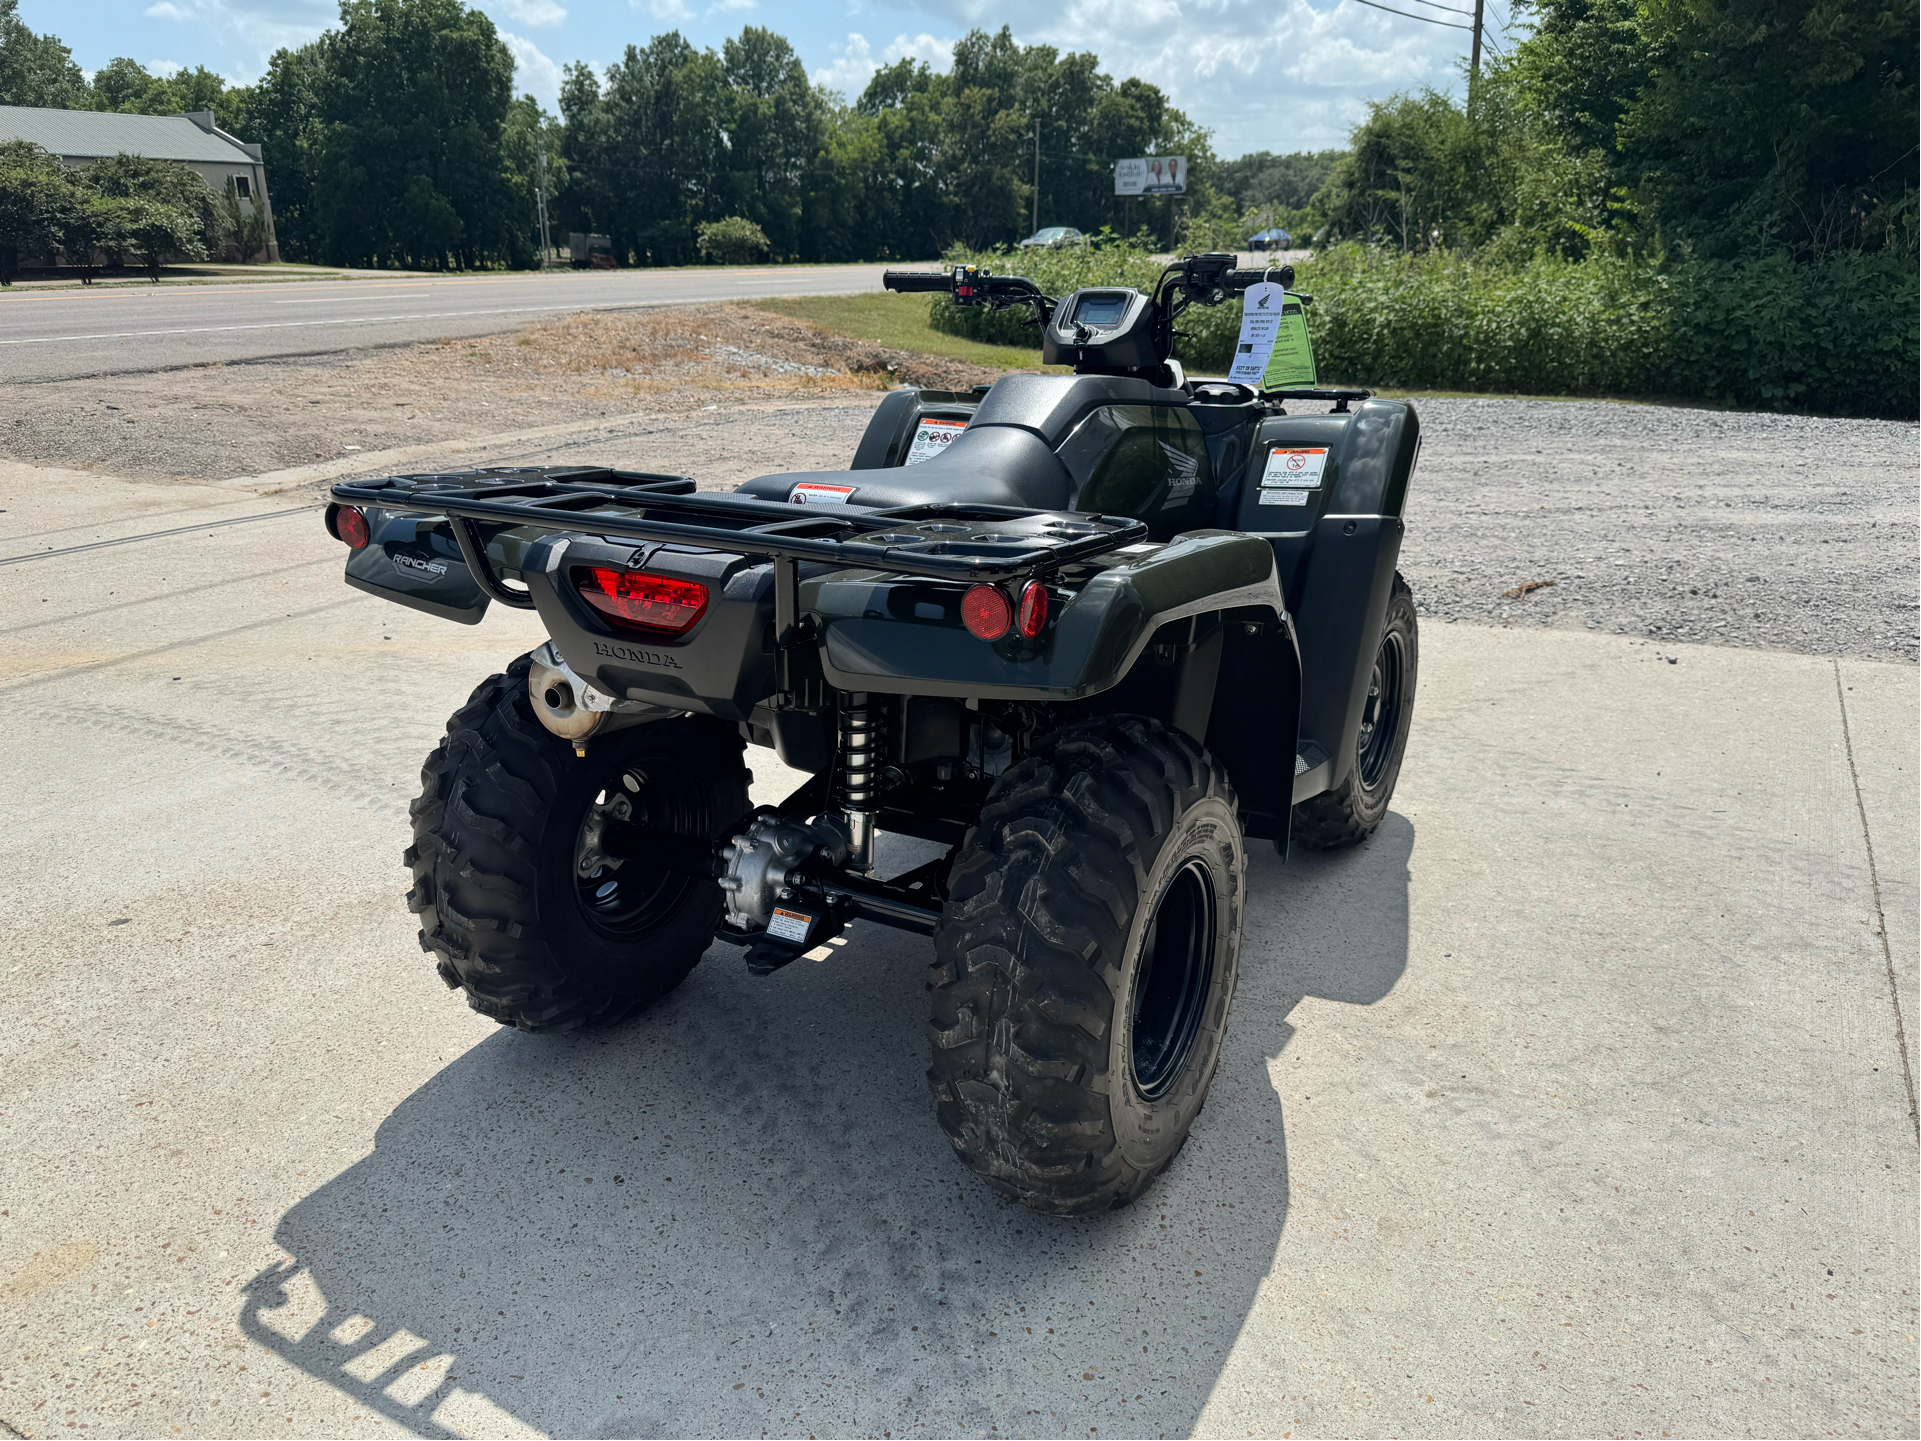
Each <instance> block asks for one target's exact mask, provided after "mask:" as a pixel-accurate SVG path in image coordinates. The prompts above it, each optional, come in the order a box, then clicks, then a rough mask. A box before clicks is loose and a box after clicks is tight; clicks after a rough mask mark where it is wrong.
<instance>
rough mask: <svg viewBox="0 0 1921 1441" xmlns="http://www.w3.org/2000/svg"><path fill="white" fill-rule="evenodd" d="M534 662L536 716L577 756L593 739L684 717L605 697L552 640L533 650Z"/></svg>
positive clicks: (531, 696) (531, 693)
mask: <svg viewBox="0 0 1921 1441" xmlns="http://www.w3.org/2000/svg"><path fill="white" fill-rule="evenodd" d="M532 660H533V664H532V666H530V667H529V668H528V671H527V699H528V700H529V701H530V702H531V703H532V705H533V711H534V717H535V719H537V720H538V721H539V722H540V723H541V724H542V725H543V726H545V727H546V728H547V729H548V730H550V731H552V732H553V733H554V734H555V735H557V736H559V737H560V738H561V739H562V740H564V741H567V742H569V743H571V744H572V746H573V748H574V754H575V755H577V756H584V755H586V754H587V740H588V738H589V737H590V736H595V735H599V734H600V733H601V732H603V731H610V730H619V729H621V728H622V727H624V726H631V725H640V724H642V723H643V722H645V721H654V720H665V719H667V718H668V717H669V716H677V715H683V714H685V712H684V711H677V710H670V709H669V708H668V707H666V706H657V705H646V704H643V703H642V702H640V701H631V700H616V699H614V697H612V696H609V695H602V694H601V693H600V692H599V691H597V690H595V689H594V688H593V687H592V686H591V685H589V684H588V683H587V682H586V681H585V680H583V679H582V678H581V677H580V675H579V674H578V673H577V672H576V671H575V670H574V669H573V667H572V666H570V665H568V664H567V662H566V661H565V660H564V659H562V658H561V654H560V652H559V651H558V650H556V649H555V648H554V643H553V642H552V641H551V640H549V641H543V642H542V643H541V644H540V645H539V646H538V647H537V648H536V649H535V650H534V652H533V656H532Z"/></svg>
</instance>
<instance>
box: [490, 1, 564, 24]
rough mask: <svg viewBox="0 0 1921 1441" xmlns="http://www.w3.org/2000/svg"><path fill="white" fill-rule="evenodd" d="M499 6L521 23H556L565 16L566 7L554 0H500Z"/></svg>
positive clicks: (510, 17)
mask: <svg viewBox="0 0 1921 1441" xmlns="http://www.w3.org/2000/svg"><path fill="white" fill-rule="evenodd" d="M500 8H501V9H503V10H505V11H506V12H507V18H508V19H509V20H512V21H515V22H516V23H518V24H521V25H534V26H541V25H558V24H559V23H560V22H561V21H563V20H565V19H566V18H567V7H566V6H564V5H558V4H556V3H555V0H500Z"/></svg>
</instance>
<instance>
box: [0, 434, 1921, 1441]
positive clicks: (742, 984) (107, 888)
mask: <svg viewBox="0 0 1921 1441" xmlns="http://www.w3.org/2000/svg"><path fill="white" fill-rule="evenodd" d="M286 505H287V501H286V498H285V497H254V496H250V495H244V494H242V495H236V493H235V492H234V490H232V489H222V488H217V487H200V486H142V485H131V484H124V483H121V482H116V481H112V480H107V479H103V478H101V477H98V476H81V475H76V474H67V475H64V476H60V475H53V474H50V473H48V472H44V471H29V470H26V469H25V468H21V467H11V468H5V469H0V510H4V514H0V535H4V536H5V537H6V539H5V541H4V542H0V554H4V555H5V556H14V555H20V554H28V553H34V552H38V551H40V550H42V549H44V548H48V547H52V548H55V549H58V548H61V546H62V545H63V544H64V543H65V542H63V541H62V540H61V539H60V537H62V536H66V537H72V536H83V537H84V538H85V539H87V540H88V541H89V542H91V541H92V540H93V539H97V538H125V537H128V536H133V535H137V534H141V533H144V532H146V531H155V530H161V529H177V528H180V527H186V526H193V527H195V529H194V530H193V531H192V532H191V533H190V534H186V535H181V536H176V537H173V538H171V539H169V540H166V541H161V542H137V543H132V544H125V545H119V546H113V547H109V548H105V549H97V550H89V551H77V552H70V553H67V554H64V555H60V556H55V557H50V558H47V559H35V560H31V561H23V562H20V563H17V564H13V565H9V566H5V567H0V597H3V598H4V609H3V610H0V614H4V617H5V619H4V622H0V733H4V734H5V735H6V737H7V742H6V747H5V751H6V757H7V765H6V770H7V774H8V786H7V790H6V796H5V800H4V802H0V804H3V805H4V808H5V815H6V820H7V825H6V826H5V828H4V831H0V850H3V852H4V854H3V855H0V865H4V868H5V870H4V873H5V874H6V875H7V877H8V880H9V884H8V885H7V887H6V888H5V893H4V896H5V899H4V905H5V919H6V933H7V934H8V935H9V937H10V938H11V944H10V946H9V948H8V949H9V956H8V959H7V960H6V962H5V963H4V964H5V968H6V977H7V988H6V996H7V999H8V1003H9V1011H10V1016H9V1019H10V1021H11V1024H10V1025H8V1026H7V1027H6V1028H5V1030H4V1032H0V1095H4V1097H5V1104H4V1105H0V1158H4V1165H0V1334H4V1335H5V1336H7V1338H8V1339H9V1342H10V1344H9V1345H8V1346H7V1347H6V1348H5V1351H4V1354H0V1422H4V1423H5V1426H6V1427H9V1428H11V1429H12V1430H13V1431H15V1432H18V1433H20V1434H22V1435H29V1436H55V1435H57V1436H77V1435H91V1436H100V1435H108V1434H113V1435H123V1434H143V1435H173V1434H176V1433H179V1434H186V1435H196V1434H213V1435H314V1434H338V1435H349V1436H358V1435H392V1434H397V1433H406V1432H411V1433H415V1434H422V1435H433V1436H445V1435H475V1436H478V1435H504V1434H513V1433H516V1432H520V1433H531V1432H547V1433H551V1434H570V1435H603V1434H604V1435H652V1434H729V1435H740V1434H758V1433H760V1432H762V1431H766V1432H769V1433H773V1434H789V1433H792V1434H808V1433H810V1432H811V1433H817V1434H827V1433H850V1432H865V1433H882V1432H891V1433H892V1434H895V1435H901V1434H923V1433H932V1434H983V1435H994V1434H1000V1435H1012V1434H1037V1433H1038V1434H1056V1435H1059V1434H1081V1435H1085V1434H1091V1433H1093V1432H1094V1431H1096V1430H1098V1432H1099V1433H1100V1434H1105V1435H1114V1434H1143V1435H1159V1434H1179V1433H1185V1432H1193V1433H1198V1434H1210V1435H1212V1434H1223V1435H1224V1434H1230V1433H1231V1434H1242V1433H1247V1434H1262V1435H1287V1434H1291V1435H1295V1436H1300V1435H1314V1434H1348V1435H1386V1434H1399V1435H1446V1434H1463V1433H1467V1434H1487V1435H1502V1434H1514V1435H1571V1436H1579V1435H1602V1434H1645V1435H1650V1436H1653V1435H1658V1434H1661V1433H1670V1434H1672V1435H1676V1436H1681V1435H1711V1434H1712V1435H1734V1434H1748V1433H1753V1434H1763V1435H1825V1434H1848V1435H1854V1434H1862V1435H1913V1434H1915V1432H1916V1412H1915V1385H1916V1371H1915V1359H1914V1358H1915V1349H1916V1346H1915V1335H1916V1331H1917V1326H1916V1320H1915V1302H1916V1279H1915V1278H1916V1245H1915V1212H1916V1201H1917V1196H1916V1159H1917V1152H1916V1131H1915V1119H1914V1116H1913V1113H1912V1109H1911V1106H1912V1091H1911V1080H1910V1078H1909V1077H1910V1069H1909V1068H1911V1067H1912V1065H1913V1060H1912V1057H1910V1058H1909V1059H1908V1061H1907V1063H1906V1065H1904V1061H1903V1057H1902V1054H1901V1051H1900V1049H1899V1047H1898V1045H1897V1040H1896V1031H1897V1024H1904V1025H1905V1028H1906V1036H1907V1040H1908V1042H1909V1045H1910V1047H1912V1045H1913V1042H1914V1040H1915V1031H1916V1027H1915V1024H1914V1021H1915V1009H1914V1007H1915V1003H1916V1001H1915V994H1914V986H1915V959H1916V951H1917V934H1916V928H1917V921H1916V898H1915V875H1916V857H1915V837H1916V833H1917V820H1916V787H1915V778H1916V686H1915V674H1916V673H1915V671H1914V669H1913V668H1912V667H1909V666H1904V665H1898V664H1878V663H1870V662H1851V661H1842V662H1840V663H1839V664H1838V665H1837V664H1836V663H1835V662H1833V661H1830V660H1825V659H1814V658H1809V657H1804V656H1796V655H1787V654H1780V653H1768V652H1759V651H1747V650H1735V649H1728V648H1711V647H1700V646H1679V647H1676V646H1672V645H1666V646H1663V647H1661V651H1662V653H1663V655H1668V656H1674V657H1676V658H1677V663H1675V664H1669V663H1668V662H1667V661H1666V660H1665V659H1664V658H1662V656H1658V655H1657V654H1656V653H1655V649H1654V648H1653V647H1651V646H1648V645H1643V644H1640V643H1637V642H1634V641H1632V640H1628V639H1624V638H1621V637H1610V636H1600V635H1589V634H1576V633H1568V632H1559V631H1536V630H1525V631H1524V630H1514V631H1506V630H1494V629H1477V628H1471V627H1469V626H1466V625H1452V626H1450V625H1430V626H1428V627H1427V629H1426V633H1425V634H1424V635H1423V637H1422V642H1423V644H1422V659H1423V674H1422V677H1421V688H1420V701H1419V705H1418V707H1417V712H1416V719H1415V728H1414V733H1413V740H1412V743H1411V745H1410V748H1409V753H1408V761H1407V768H1406V771H1405V773H1404V776H1403V780H1402V786H1401V791H1400V794H1399V796H1398V797H1397V800H1396V804H1395V808H1394V812H1393V814H1392V815H1391V816H1390V818H1389V820H1388V822H1387V823H1386V824H1385V825H1384V826H1383V828H1382V830H1381V831H1380V833H1379V834H1378V835H1377V836H1376V838H1375V839H1374V840H1373V841H1372V842H1371V843H1370V844H1369V845H1367V846H1366V847H1364V848H1362V849H1360V850H1358V851H1355V852H1350V853H1346V854H1342V855H1336V856H1319V857H1297V858H1296V859H1295V860H1294V861H1292V862H1290V863H1289V864H1288V865H1287V866H1285V867H1282V866H1280V865H1278V864H1276V863H1275V862H1274V861H1273V859H1272V857H1271V856H1269V857H1268V858H1266V859H1264V860H1260V861H1258V862H1257V864H1256V867H1255V872H1254V875H1253V878H1252V884H1251V886H1250V920H1249V949H1248V956H1247V961H1246V964H1245V965H1244V968H1243V979H1242V984H1241V990H1240V994H1239V997H1238V1000H1237V1004H1236V1009H1235V1015H1234V1020H1233V1023H1232V1026H1231V1028H1230V1031H1229V1035H1228V1043H1227V1051H1226V1054H1225V1056H1224V1058H1223V1061H1222V1064H1221V1069H1220V1073H1219V1077H1218V1079H1217V1081H1216V1083H1215V1087H1214V1091H1213V1095H1212V1098H1211V1100H1210V1103H1209V1106H1208V1109H1207V1111H1206V1112H1205V1114H1204V1115H1203V1116H1202V1118H1201V1120H1200V1123H1199V1124H1198V1126H1197V1127H1196V1129H1195V1132H1194V1135H1193V1139H1192V1141H1191V1143H1190V1144H1189V1146H1188V1147H1187V1149H1186V1151H1185V1152H1184V1153H1183V1154H1182V1156H1181V1157H1180V1159H1179V1160H1178V1161H1177V1162H1176V1164H1175V1166H1174V1168H1173V1170H1172V1171H1171V1172H1170V1173H1169V1175H1168V1176H1167V1177H1166V1178H1165V1180H1164V1181H1163V1183H1162V1184H1161V1185H1159V1186H1158V1187H1157V1188H1156V1189H1155V1190H1154V1191H1153V1192H1151V1193H1150V1194H1149V1196H1148V1198H1147V1199H1146V1200H1145V1201H1144V1202H1143V1203H1142V1204H1140V1205H1138V1206H1136V1207H1133V1208H1131V1209H1130V1210H1128V1211H1125V1212H1121V1213H1117V1214H1115V1215H1113V1216H1110V1217H1107V1218H1103V1219H1101V1220H1098V1221H1091V1222H1074V1223H1063V1222H1059V1221H1049V1220H1044V1219H1041V1218H1038V1217H1034V1216H1032V1215H1029V1214H1028V1213H1026V1212H1024V1211H1021V1210H1018V1209H1015V1208H1012V1207H1009V1206H1007V1205H1004V1204H1002V1203H1000V1202H998V1201H995V1200H993V1199H991V1198H990V1197H989V1196H988V1195H987V1194H986V1193H985V1192H984V1191H983V1190H982V1189H981V1188H980V1187H979V1186H978V1185H977V1184H976V1183H975V1182H974V1181H973V1180H972V1179H971V1177H969V1176H968V1175H967V1174H966V1173H965V1172H963V1171H962V1170H961V1169H960V1168H959V1167H958V1166H957V1165H956V1164H955V1162H954V1161H953V1159H952V1157H951V1154H950V1152H949V1150H948V1147H947V1144H946V1142H945V1141H944V1140H943V1139H942V1137H941V1135H940V1133H939V1131H938V1129H937V1127H936V1126H935V1124H934V1121H933V1118H932V1115H931V1112H930V1109H929V1106H928V1102H927V1099H926V1094H925V1090H924V1086H923V1084H922V1082H921V1079H920V1072H921V1070H922V1068H923V1066H924V1056H923V1042H922V1040H921V1034H920V1026H921V1017H922V1005H923V1002H922V994H921V989H920V976H919V969H920V965H921V963H922V961H923V958H924V956H925V954H926V945H925V942H923V941H921V940H919V939H916V938H914V937H911V936H905V935H901V934H898V933H893V932H888V931H884V930H876V929H871V928H859V929H857V931H856V932H855V934H854V939H853V941H852V943H851V944H849V945H848V946H847V947H845V948H843V949H842V950H841V951H840V952H839V953H838V954H837V955H836V956H835V957H834V958H833V960H831V961H830V962H828V963H825V964H821V965H796V966H794V967H791V968H789V969H788V970H785V971H782V972H780V973H778V974H777V975H775V976H774V977H772V978H769V979H767V980H754V979H753V978H751V977H749V976H747V975H746V974H745V972H744V969H743V967H742V966H741V965H740V962H739V959H738V955H737V954H736V953H735V952H733V951H732V950H731V949H730V948H725V947H717V948H716V950H715V952H714V953H713V954H712V955H710V957H709V959H708V961H707V962H706V963H704V964H703V965H702V966H701V967H700V968H699V969H698V970H697V971H696V972H695V973H694V976H693V977H692V978H691V979H690V980H689V982H688V983H687V984H686V986H684V987H683V988H682V989H681V990H680V991H679V992H678V993H676V994H675V996H673V997H672V998H670V999H669V1001H668V1002H666V1003H665V1004H664V1005H662V1006H661V1007H659V1008H658V1009H656V1010H655V1011H653V1012H651V1013H649V1014H648V1015H646V1016H644V1017H642V1018H641V1019H640V1020H638V1021H637V1022H635V1023H633V1024H630V1025H628V1026H626V1027H623V1028H621V1029H619V1030H616V1031H613V1032H611V1033H606V1034H601V1035H595V1036H589V1037H579V1038H572V1039H565V1038H563V1039H541V1038H533V1037H526V1036H521V1035H518V1034H513V1033H506V1032H501V1031H499V1030H497V1029H496V1028H495V1027H493V1026H492V1025H491V1024H490V1023H487V1022H485V1021H483V1020H482V1019H481V1018H479V1017H477V1016H475V1015H474V1014H472V1013H471V1012H469V1011H468V1010H467V1009H466V1008H465V1007H464V1006H463V1005H461V1004H460V1002H459V1000H458V998H456V997H453V996H450V995H449V994H448V993H447V992H446V991H445V990H444V988H442V986H441V985H440V983H439V982H438V980H437V979H435V977H434V975H433V971H432V968H431V966H430V965H429V964H428V962H427V959H426V958H425V957H424V956H422V955H421V953H420V952H419V950H418V948H417V946H416V944H415V941H414V934H413V924H412V918H411V917H409V916H408V915H407V914H406V912H405V910H404V908H403V907H402V905H401V901H400V894H401V892H402V890H403V889H404V886H405V882H404V880H403V878H402V876H403V873H402V870H401V868H400V864H399V853H400V850H401V847H402V846H403V844H404V843H405V839H406V802H407V800H408V798H409V797H410V796H411V795H412V794H413V792H414V790H415V788H416V785H417V769H418V766H419V762H420V760H421V758H422V757H423V756H424V755H425V753H426V752H427V750H428V749H429V747H430V746H431V745H432V744H433V741H434V738H435V736H436V735H437V734H438V733H439V731H440V727H441V724H442V721H443V720H444V717H445V716H446V715H447V713H448V712H450V711H451V710H452V709H453V708H454V707H455V706H456V705H458V704H459V703H460V701H461V700H462V699H464V697H465V695H466V693H467V691H468V689H469V688H470V687H471V686H472V684H473V683H474V682H475V681H477V680H478V679H479V678H480V677H481V676H483V675H484V674H485V673H486V672H487V671H489V670H490V669H494V668H496V667H498V666H499V665H500V664H502V663H504V661H505V660H506V659H507V658H509V657H510V656H511V655H513V654H514V653H516V652H517V651H519V650H521V649H524V648H526V646H527V645H529V644H530V643H531V642H532V641H533V640H534V639H536V637H537V632H536V631H535V630H534V629H533V627H532V626H531V625H530V624H529V622H528V620H527V618H526V617H525V616H523V615H519V614H508V615H496V616H490V617H489V619H488V620H487V622H486V623H485V624H484V625H482V626H480V627H478V628H464V627H459V626H453V625H448V624H444V623H441V622H437V621H433V620H430V619H428V618H426V617H424V616H419V615H416V614H415V613H413V612H409V611H405V610H402V609H399V608H397V607H393V606H390V605H385V604H382V603H380V602H378V601H375V600H373V599H371V598H370V597H366V596H364V595H361V594H359V593H357V592H353V591H349V590H347V589H345V588H344V587H343V586H342V585H341V584H340V581H339V570H338V567H339V565H340V561H341V551H340V549H339V547H338V546H337V545H335V544H333V543H332V542H330V541H328V540H327V539H326V538H325V536H324V535H323V534H322V532H321V530H320V527H319V524H318V520H317V518H316V517H315V516H313V515H312V514H311V513H306V514H296V515H288V516H280V517H275V518H269V519H261V520H256V521H250V522H248V523H244V524H234V525H224V526H219V527H217V528H215V527H213V526H212V525H211V524H210V523H211V522H215V521H221V520H231V519H237V518H240V517H245V516H252V515H258V514H264V513H265V512H268V511H273V510H278V509H283V508H285V507H286ZM203 524H206V526H207V528H204V529H202V528H200V527H201V526H202V525H203ZM76 527H77V529H76ZM750 761H751V763H752V764H753V765H754V768H755V770H756V772H757V774H758V775H759V777H760V782H759V784H758V786H757V787H756V793H757V798H762V799H765V798H771V796H773V795H775V794H777V793H779V792H780V791H781V790H782V789H783V788H784V786H785V785H786V784H787V783H788V782H789V781H790V780H791V777H789V776H784V775H782V774H781V773H780V772H779V768H778V766H776V765H775V764H774V763H773V762H772V759H771V757H770V756H769V755H768V753H766V752H758V751H756V752H750ZM1877 892H1878V899H1877ZM1891 975H1892V977H1893V978H1894V979H1895V981H1896V982H1897V986H1896V987H1892V988H1891V986H1890V977H1891ZM1897 990H1898V992H1899V994H1900V1005H1899V1007H1897V995H1896V991H1897Z"/></svg>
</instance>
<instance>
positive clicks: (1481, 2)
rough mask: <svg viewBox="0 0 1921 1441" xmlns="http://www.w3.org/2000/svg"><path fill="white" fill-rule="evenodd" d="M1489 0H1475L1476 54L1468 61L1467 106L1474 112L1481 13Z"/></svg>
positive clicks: (1478, 63) (1479, 58)
mask: <svg viewBox="0 0 1921 1441" xmlns="http://www.w3.org/2000/svg"><path fill="white" fill-rule="evenodd" d="M1486 3H1487V0H1474V55H1473V58H1472V59H1470V60H1469V61H1468V63H1467V108H1468V113H1469V114H1470V115H1472V114H1473V113H1474V92H1475V90H1477V89H1478V88H1479V84H1480V79H1481V15H1482V11H1483V9H1484V8H1485V6H1486Z"/></svg>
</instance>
